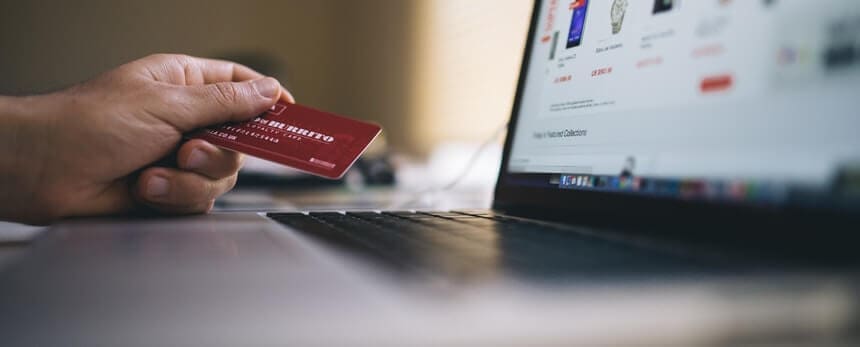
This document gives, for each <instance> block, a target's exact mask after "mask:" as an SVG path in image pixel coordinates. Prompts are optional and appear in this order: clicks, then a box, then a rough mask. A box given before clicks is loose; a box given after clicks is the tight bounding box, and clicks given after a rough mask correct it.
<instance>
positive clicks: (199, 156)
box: [185, 149, 208, 169]
mask: <svg viewBox="0 0 860 347" xmlns="http://www.w3.org/2000/svg"><path fill="white" fill-rule="evenodd" d="M206 159H208V155H206V153H205V152H203V151H202V150H199V149H194V150H192V151H191V154H190V155H189V156H188V162H187V163H185V168H187V169H198V168H201V167H203V165H204V164H206Z"/></svg>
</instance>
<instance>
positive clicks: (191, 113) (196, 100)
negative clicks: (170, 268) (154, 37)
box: [0, 54, 294, 224]
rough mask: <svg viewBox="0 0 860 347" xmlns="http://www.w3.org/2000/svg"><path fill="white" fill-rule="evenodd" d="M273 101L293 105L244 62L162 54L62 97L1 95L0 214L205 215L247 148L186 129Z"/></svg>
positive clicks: (47, 218) (37, 220)
mask: <svg viewBox="0 0 860 347" xmlns="http://www.w3.org/2000/svg"><path fill="white" fill-rule="evenodd" d="M278 99H282V100H286V101H288V102H294V100H293V98H292V96H291V95H290V94H289V93H288V92H287V91H286V90H285V89H284V88H282V87H281V86H280V84H279V83H278V82H277V81H276V80H274V79H273V78H268V77H265V76H263V75H261V74H259V73H257V72H255V71H253V70H251V69H249V68H247V67H244V66H241V65H239V64H235V63H231V62H226V61H218V60H210V59H201V58H194V57H189V56H183V55H166V54H158V55H152V56H148V57H145V58H143V59H140V60H137V61H133V62H130V63H128V64H125V65H122V66H120V67H118V68H115V69H114V70H111V71H109V72H106V73H104V74H102V75H100V76H98V77H96V78H94V79H92V80H90V81H87V82H84V83H82V84H79V85H76V86H73V87H71V88H69V89H66V90H63V91H60V92H57V93H53V94H46V95H38V96H29V97H16V98H11V97H0V156H2V159H0V194H2V195H0V219H6V220H12V221H18V222H25V223H31V224H46V223H50V222H53V221H55V220H57V219H60V218H65V217H73V216H95V215H117V214H129V213H152V212H156V213H163V214H192V213H204V212H207V211H209V210H210V209H211V208H212V204H213V203H214V201H215V199H216V198H217V197H218V196H220V195H222V194H224V193H225V192H227V191H229V190H230V189H231V188H232V187H233V186H234V185H235V183H236V175H237V172H238V170H239V168H240V167H241V165H242V155H240V154H238V153H235V152H232V151H229V150H225V149H220V148H218V147H215V146H213V145H211V144H209V143H207V142H205V141H202V140H190V141H185V140H184V139H183V134H187V133H188V132H190V131H193V130H195V129H198V128H201V127H206V126H210V125H215V124H220V123H225V122H228V121H241V120H246V119H250V118H253V117H254V116H256V115H258V114H260V113H262V112H264V111H265V110H266V109H268V108H269V107H271V106H272V105H273V104H274V103H275V102H276V101H277V100H278Z"/></svg>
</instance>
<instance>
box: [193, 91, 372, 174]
mask: <svg viewBox="0 0 860 347" xmlns="http://www.w3.org/2000/svg"><path fill="white" fill-rule="evenodd" d="M381 131H382V128H381V127H380V126H378V125H376V124H373V123H368V122H363V121H359V120H355V119H350V118H347V117H342V116H338V115H335V114H332V113H328V112H324V111H320V110H315V109H313V108H310V107H307V106H302V105H296V104H288V103H285V102H283V101H279V102H278V103H277V104H275V105H274V106H272V108H270V109H269V110H268V111H266V112H265V113H263V114H261V115H259V116H257V117H256V118H254V119H251V120H249V121H245V122H240V123H228V124H224V125H220V126H216V127H212V128H206V129H202V130H200V131H197V132H195V133H194V134H192V135H191V136H189V137H190V138H197V139H203V140H206V141H208V142H209V143H212V144H213V145H216V146H220V147H223V148H227V149H231V150H234V151H237V152H241V153H245V154H248V155H251V156H254V157H257V158H260V159H265V160H269V161H273V162H276V163H279V164H283V165H286V166H289V167H292V168H296V169H299V170H301V171H305V172H307V173H311V174H314V175H317V176H322V177H325V178H330V179H338V178H341V177H342V176H343V175H344V174H345V173H346V171H347V170H348V169H349V167H350V166H352V164H353V163H355V161H356V160H357V159H358V157H359V156H361V153H363V152H364V150H365V149H367V146H369V145H370V143H371V142H373V140H374V139H375V138H376V136H377V135H379V133H380V132H381Z"/></svg>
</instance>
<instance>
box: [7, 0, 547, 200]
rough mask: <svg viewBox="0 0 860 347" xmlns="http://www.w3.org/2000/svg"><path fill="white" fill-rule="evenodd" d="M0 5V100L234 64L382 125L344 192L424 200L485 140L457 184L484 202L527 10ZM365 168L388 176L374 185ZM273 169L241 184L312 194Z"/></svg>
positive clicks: (312, 102)
mask: <svg viewBox="0 0 860 347" xmlns="http://www.w3.org/2000/svg"><path fill="white" fill-rule="evenodd" d="M0 3H2V4H0V51H2V54H0V76H2V78H0V94H4V95H22V94H32V93H42V92H47V91H52V90H57V89H61V88H64V87H66V86H69V85H71V84H74V83H77V82H80V81H83V80H86V79H88V78H90V77H92V76H94V75H96V74H98V73H100V72H101V71H104V70H107V69H110V68H112V67H115V66H117V65H120V64H122V63H124V62H127V61H130V60H134V59H136V58H139V57H142V56H145V55H148V54H151V53H184V54H190V55H195V56H205V57H218V58H226V59H231V60H235V61H239V62H242V63H244V64H246V65H249V66H252V67H254V68H256V69H258V70H260V71H261V72H264V73H266V74H269V75H272V76H274V77H276V78H278V79H279V80H281V81H282V83H284V85H285V86H286V87H287V88H289V89H290V91H291V92H292V93H293V95H295V96H296V98H297V100H298V102H299V103H302V104H305V105H309V106H312V107H315V108H319V109H323V110H327V111H330V112H334V113H338V114H342V115H346V116H350V117H354V118H359V119H364V120H368V121H373V122H377V123H379V124H381V125H382V126H383V128H384V130H383V136H384V137H383V138H382V139H381V140H380V141H377V142H378V143H377V144H376V145H375V147H374V148H373V150H372V151H371V153H368V155H367V156H365V157H366V158H365V159H363V161H364V163H360V164H361V165H360V167H361V168H362V169H361V170H362V172H364V176H365V177H359V178H354V176H353V177H352V178H350V177H348V178H347V181H351V182H353V183H356V182H357V183H358V184H359V185H361V183H362V182H364V181H368V182H371V183H374V182H377V183H378V182H382V184H393V183H395V182H396V184H397V185H398V186H401V187H404V186H408V187H410V188H412V189H413V190H418V191H423V190H428V189H430V190H432V189H433V188H434V187H439V186H441V185H445V184H447V183H448V182H450V181H451V180H452V179H455V178H456V177H457V176H458V174H459V173H461V171H462V169H463V168H464V166H465V164H466V163H467V162H468V161H469V159H470V157H471V155H472V154H473V153H474V152H475V151H476V150H477V149H478V148H479V147H480V144H481V143H484V142H485V141H490V142H492V144H491V145H490V146H489V147H488V148H487V149H486V150H485V151H483V152H482V153H481V155H480V156H479V158H478V159H479V160H478V161H477V162H476V165H475V166H474V167H473V168H472V169H471V170H469V174H468V175H467V177H466V178H464V179H463V180H462V182H460V183H458V186H462V187H466V188H469V187H471V188H472V189H473V190H475V191H481V192H486V191H489V189H491V187H492V185H493V183H494V182H495V178H496V177H495V175H496V172H497V170H498V160H499V157H500V153H501V149H500V143H501V141H502V139H503V136H494V133H498V129H499V128H500V127H502V126H503V125H504V123H505V122H506V120H507V118H508V117H509V115H510V109H511V104H512V100H513V95H514V89H515V85H516V78H517V75H518V68H519V63H520V59H521V54H522V49H523V46H524V43H525V37H526V30H527V27H528V19H529V15H530V11H531V3H530V2H529V1H524V0H470V1H458V0H435V1H433V0H420V1H419V0H415V1H403V0H363V1H346V0H314V1H307V0H306V1H299V0H281V1H264V0H253V1H226V0H208V1H203V0H188V1H166V0H156V1H152V0H148V1H101V0H100V1H95V0H85V1H74V2H70V1H26V2H25V1H6V0H3V1H2V2H0ZM488 139H490V140H488ZM377 159H378V160H381V162H382V164H380V165H376V164H378V163H375V162H372V161H371V162H370V163H369V164H368V163H367V161H368V160H377ZM374 165H375V166H374ZM368 167H375V168H376V169H377V171H380V170H382V171H385V170H387V168H390V169H391V171H392V172H391V173H390V174H391V175H390V176H391V177H388V176H385V174H388V173H384V174H383V176H382V178H376V179H371V180H368V178H367V177H366V176H369V175H370V176H372V175H374V174H376V173H378V172H373V173H370V174H368V173H367V172H365V171H367V170H368V169H367V168H368ZM278 170H283V169H281V168H279V167H271V166H268V167H267V164H266V163H258V162H253V161H252V162H249V165H248V168H247V170H246V171H245V173H244V174H245V176H243V178H242V179H240V185H245V186H248V185H255V184H262V185H263V186H265V185H267V184H269V185H272V184H274V185H276V186H289V185H290V182H293V183H295V182H301V184H299V186H312V185H314V184H316V183H320V182H318V181H315V180H314V179H312V178H307V177H305V178H307V180H301V179H303V178H302V177H301V176H295V175H294V174H292V173H289V172H286V171H278ZM352 171H356V169H354V170H352ZM258 173H262V176H259V175H256V174H258ZM272 173H274V174H275V176H276V177H275V179H274V180H270V178H272V177H269V176H267V175H269V174H272ZM280 173H283V176H285V177H288V178H289V179H287V180H283V179H280V178H281V177H280ZM249 177H251V178H249ZM388 178H391V179H388ZM261 182H262V183H261ZM273 182H274V183H273ZM483 196H484V198H482V199H484V200H486V199H487V195H486V194H485V195H483Z"/></svg>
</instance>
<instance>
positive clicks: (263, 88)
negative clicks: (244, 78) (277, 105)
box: [251, 77, 281, 99]
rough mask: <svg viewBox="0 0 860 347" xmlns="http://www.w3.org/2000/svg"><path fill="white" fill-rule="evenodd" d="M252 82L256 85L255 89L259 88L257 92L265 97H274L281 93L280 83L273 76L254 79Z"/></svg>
mask: <svg viewBox="0 0 860 347" xmlns="http://www.w3.org/2000/svg"><path fill="white" fill-rule="evenodd" d="M251 84H252V85H253V86H254V89H257V93H260V95H262V96H263V97H265V98H269V99H272V98H274V97H277V96H279V94H280V93H281V85H280V83H278V81H277V80H275V79H274V78H271V77H266V78H263V79H259V80H256V81H253V82H251Z"/></svg>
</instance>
